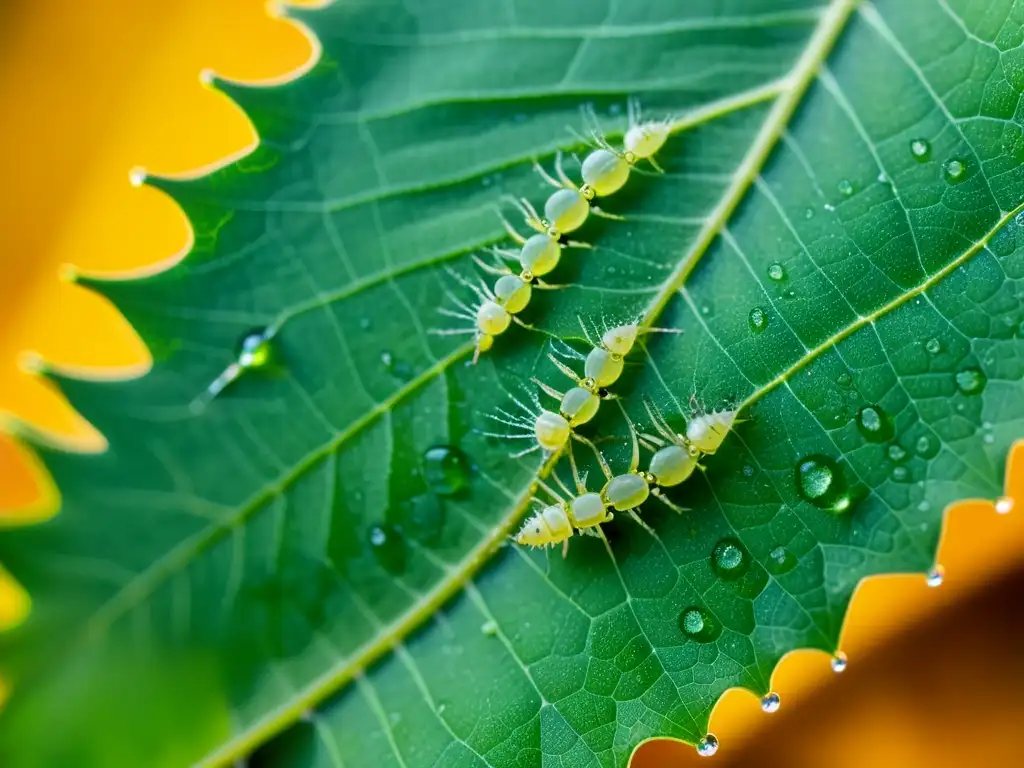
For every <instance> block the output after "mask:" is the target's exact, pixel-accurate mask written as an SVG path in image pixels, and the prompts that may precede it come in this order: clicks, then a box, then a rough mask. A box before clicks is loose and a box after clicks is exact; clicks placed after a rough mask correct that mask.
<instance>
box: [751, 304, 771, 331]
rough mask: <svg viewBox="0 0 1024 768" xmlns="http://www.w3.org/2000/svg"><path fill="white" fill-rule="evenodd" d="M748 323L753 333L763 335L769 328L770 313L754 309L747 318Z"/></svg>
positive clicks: (759, 308)
mask: <svg viewBox="0 0 1024 768" xmlns="http://www.w3.org/2000/svg"><path fill="white" fill-rule="evenodd" d="M747 322H748V323H749V324H750V330H751V331H753V332H754V333H761V332H762V331H763V330H764V329H765V328H767V327H768V313H767V312H765V311H764V310H763V309H762V308H761V307H754V308H753V309H752V310H750V314H749V315H748V316H747Z"/></svg>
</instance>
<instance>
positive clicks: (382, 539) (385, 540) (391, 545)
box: [368, 523, 406, 575]
mask: <svg viewBox="0 0 1024 768" xmlns="http://www.w3.org/2000/svg"><path fill="white" fill-rule="evenodd" d="M368 538H369V540H370V550H371V551H372V552H373V556H374V558H376V560H377V562H378V563H380V567H381V568H383V569H384V570H385V571H387V572H388V573H392V574H396V575H397V574H400V573H402V572H403V571H404V570H405V557H406V552H405V539H404V538H402V533H401V531H399V530H398V529H397V528H395V527H394V526H393V525H390V524H389V523H380V524H378V525H373V526H370V531H369V537H368Z"/></svg>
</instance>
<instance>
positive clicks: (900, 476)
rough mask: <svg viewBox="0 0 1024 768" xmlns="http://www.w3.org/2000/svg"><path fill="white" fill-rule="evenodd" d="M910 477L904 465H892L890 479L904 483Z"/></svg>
mask: <svg viewBox="0 0 1024 768" xmlns="http://www.w3.org/2000/svg"><path fill="white" fill-rule="evenodd" d="M908 477H910V471H909V470H908V469H907V468H906V467H893V469H892V479H893V480H895V481H896V482H897V483H905V482H906V481H907V478H908Z"/></svg>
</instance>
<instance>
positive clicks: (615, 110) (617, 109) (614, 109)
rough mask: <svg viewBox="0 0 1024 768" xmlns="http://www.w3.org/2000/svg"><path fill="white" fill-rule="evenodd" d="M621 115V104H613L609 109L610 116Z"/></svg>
mask: <svg viewBox="0 0 1024 768" xmlns="http://www.w3.org/2000/svg"><path fill="white" fill-rule="evenodd" d="M621 113H622V105H621V104H619V103H614V104H612V105H611V106H609V107H608V114H609V115H618V114H621Z"/></svg>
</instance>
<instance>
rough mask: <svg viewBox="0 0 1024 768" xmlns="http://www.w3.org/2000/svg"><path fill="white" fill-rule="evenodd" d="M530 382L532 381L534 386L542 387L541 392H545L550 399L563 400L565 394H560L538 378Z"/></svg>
mask: <svg viewBox="0 0 1024 768" xmlns="http://www.w3.org/2000/svg"><path fill="white" fill-rule="evenodd" d="M530 381H532V382H533V383H534V384H536V385H537V386H538V387H540V389H541V391H542V392H544V394H546V395H548V396H549V397H553V398H554V399H555V400H561V399H562V397H563V396H564V394H565V393H564V392H559V391H558V390H557V389H555V388H554V387H552V386H550V385H549V384H545V383H544V382H543V381H541V380H540V379H538V378H537V377H536V376H534V377H533V378H532V379H530Z"/></svg>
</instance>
